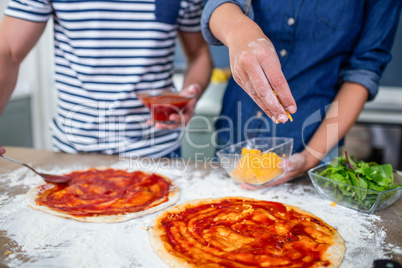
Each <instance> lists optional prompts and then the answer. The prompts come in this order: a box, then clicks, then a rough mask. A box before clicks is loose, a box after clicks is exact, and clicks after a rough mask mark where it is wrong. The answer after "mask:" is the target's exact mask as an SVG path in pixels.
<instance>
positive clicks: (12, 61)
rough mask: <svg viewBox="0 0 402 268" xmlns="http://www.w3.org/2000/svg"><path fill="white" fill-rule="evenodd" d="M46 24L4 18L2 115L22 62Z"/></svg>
mask: <svg viewBox="0 0 402 268" xmlns="http://www.w3.org/2000/svg"><path fill="white" fill-rule="evenodd" d="M45 26H46V22H41V23H36V22H30V21H25V20H21V19H17V18H13V17H9V16H4V17H3V20H2V22H1V24H0V115H1V114H2V113H3V111H4V109H5V107H6V105H7V102H8V100H9V99H10V96H11V93H12V92H13V90H14V87H15V84H16V81H17V77H18V69H19V66H20V63H21V61H22V60H23V59H24V58H25V56H26V55H27V54H28V52H29V51H30V50H31V49H32V47H33V46H34V45H35V44H36V42H37V41H38V39H39V37H40V36H41V34H42V32H43V30H44V29H45Z"/></svg>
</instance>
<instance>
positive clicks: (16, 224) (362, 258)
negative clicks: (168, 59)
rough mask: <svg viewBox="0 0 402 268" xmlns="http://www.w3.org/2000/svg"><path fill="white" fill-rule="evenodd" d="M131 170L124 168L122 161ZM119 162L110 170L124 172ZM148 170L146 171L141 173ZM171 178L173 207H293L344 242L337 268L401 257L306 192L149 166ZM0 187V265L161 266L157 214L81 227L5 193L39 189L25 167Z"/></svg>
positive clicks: (366, 222) (366, 223) (346, 213)
mask: <svg viewBox="0 0 402 268" xmlns="http://www.w3.org/2000/svg"><path fill="white" fill-rule="evenodd" d="M130 164H132V163H130ZM127 166H128V164H127V163H125V162H118V163H116V164H115V165H113V166H112V167H114V168H124V169H125V168H126V167H127ZM73 170H74V167H71V168H70V169H65V168H64V169H54V170H47V172H49V173H52V172H53V173H56V174H57V173H59V174H60V173H65V172H71V171H73ZM145 170H148V171H150V170H151V167H149V168H148V169H145ZM152 171H156V172H158V173H161V174H163V175H166V176H169V177H171V178H172V179H174V180H175V182H176V184H177V185H178V186H179V187H180V189H181V197H180V200H179V203H182V202H185V201H187V200H191V199H198V198H213V197H222V196H246V197H251V198H257V199H263V200H273V201H279V202H283V203H288V204H290V205H295V206H298V207H301V208H303V209H305V210H307V211H310V212H312V213H313V214H315V215H316V216H318V217H320V218H322V219H323V220H324V221H326V222H327V223H328V224H330V225H332V226H334V227H335V228H336V229H337V230H338V231H339V233H340V234H341V236H342V237H343V238H344V239H345V241H346V248H347V251H346V255H345V259H344V261H343V264H342V266H341V267H353V268H355V267H371V263H372V261H373V260H374V259H379V258H387V257H389V256H390V255H391V254H401V253H402V249H401V248H400V247H398V246H395V245H389V244H387V243H385V238H386V233H385V231H384V230H381V229H380V230H378V229H377V228H376V227H375V224H376V223H378V222H380V221H381V218H380V217H378V216H376V215H366V214H362V213H359V212H356V211H353V210H350V209H347V208H343V207H341V206H335V207H332V206H331V205H330V202H329V201H326V200H323V199H321V198H320V197H319V196H318V195H317V194H316V193H315V190H314V188H313V187H312V186H300V187H294V186H292V184H285V185H282V186H280V187H273V188H267V189H261V190H258V191H246V190H243V189H241V188H240V187H239V186H238V185H235V184H234V183H233V181H232V180H231V179H229V178H228V177H227V176H226V175H225V174H224V171H222V170H221V169H215V170H213V171H211V172H207V171H204V170H192V168H187V169H181V168H169V167H164V168H163V169H162V168H160V167H157V166H154V167H152ZM0 179H1V180H2V182H3V184H6V185H8V188H7V189H0V190H1V191H3V192H4V193H2V195H1V196H0V232H1V233H2V235H4V234H5V236H6V237H7V238H8V239H10V240H11V241H13V242H11V243H9V244H7V245H5V246H4V245H3V247H6V251H11V253H10V254H8V255H7V256H4V261H3V265H7V266H10V267H100V266H101V267H167V266H166V265H165V264H164V262H163V261H161V259H160V258H159V257H158V256H157V255H156V254H155V253H154V252H153V250H152V247H151V244H150V241H149V233H148V228H149V226H150V225H151V224H152V222H153V220H154V219H155V217H156V216H157V214H158V213H154V214H151V215H147V216H144V217H141V218H137V219H133V220H130V221H126V222H122V223H109V224H107V223H83V222H78V221H74V220H69V219H64V218H59V217H56V216H52V215H49V214H46V213H44V212H40V211H37V210H34V209H32V208H30V207H28V205H27V204H26V202H25V195H24V194H19V195H15V194H13V189H14V188H16V187H18V188H21V189H24V190H25V189H26V191H28V190H29V189H30V188H32V187H34V186H36V185H38V184H40V183H42V181H41V179H40V178H39V177H38V176H36V175H33V173H32V172H29V171H27V170H26V169H25V168H21V169H18V170H15V171H14V172H12V173H10V174H1V175H0ZM0 266H1V265H0Z"/></svg>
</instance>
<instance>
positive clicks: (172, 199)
mask: <svg viewBox="0 0 402 268" xmlns="http://www.w3.org/2000/svg"><path fill="white" fill-rule="evenodd" d="M143 172H144V171H143ZM145 173H148V174H150V173H149V172H145ZM155 174H157V173H155ZM157 175H158V176H161V177H163V178H165V179H166V180H167V181H168V182H169V183H170V184H171V186H170V191H169V195H168V198H169V199H168V201H166V202H164V203H161V204H159V205H157V206H155V207H151V208H149V209H147V210H143V211H138V212H132V213H127V214H121V215H104V216H102V215H101V216H87V217H77V216H73V215H70V214H67V213H62V212H59V211H56V210H53V209H51V208H49V207H46V206H42V205H38V204H37V203H36V201H35V200H36V198H37V197H38V190H39V188H40V187H41V186H42V185H44V184H41V185H39V186H36V187H35V188H32V189H31V190H29V191H28V192H27V193H26V198H25V199H26V202H27V204H28V205H29V206H30V207H31V208H34V209H37V210H40V211H42V212H46V213H48V214H52V215H54V216H58V217H62V218H66V219H73V220H76V221H81V222H97V223H116V222H122V221H127V220H131V219H135V218H139V217H141V216H144V215H147V214H151V213H154V212H157V211H159V210H163V209H165V208H168V207H170V206H172V205H174V204H176V202H177V201H178V200H179V198H180V188H179V187H177V186H176V184H175V183H174V182H173V181H172V180H171V179H170V178H168V177H166V176H163V175H161V174H157ZM157 202H158V200H156V201H154V202H153V203H152V204H154V203H157ZM152 204H151V205H152Z"/></svg>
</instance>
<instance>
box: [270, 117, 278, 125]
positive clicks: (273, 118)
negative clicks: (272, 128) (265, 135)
mask: <svg viewBox="0 0 402 268" xmlns="http://www.w3.org/2000/svg"><path fill="white" fill-rule="evenodd" d="M271 119H272V121H274V122H275V123H276V122H277V121H278V120H276V117H275V116H272V117H271ZM276 124H278V123H276Z"/></svg>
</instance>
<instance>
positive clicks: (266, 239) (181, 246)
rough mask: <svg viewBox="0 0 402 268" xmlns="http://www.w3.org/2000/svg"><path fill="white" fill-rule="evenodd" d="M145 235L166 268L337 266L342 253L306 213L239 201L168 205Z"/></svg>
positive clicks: (327, 229) (338, 240) (335, 238)
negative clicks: (148, 233) (149, 237)
mask: <svg viewBox="0 0 402 268" xmlns="http://www.w3.org/2000/svg"><path fill="white" fill-rule="evenodd" d="M150 236H151V243H152V246H153V248H154V250H155V252H156V253H157V254H158V255H159V256H160V257H161V258H162V259H163V260H164V261H165V262H166V263H167V264H169V265H170V266H171V267H339V266H340V264H341V263H342V260H343V256H344V254H345V243H344V241H343V239H342V237H341V236H340V235H339V234H338V232H337V231H336V230H335V229H334V228H333V227H331V226H329V225H328V224H326V223H325V222H324V221H322V220H321V219H319V218H318V217H315V216H314V215H312V214H311V213H309V212H306V211H304V210H301V209H299V208H297V207H294V206H290V205H286V204H281V203H277V202H268V201H261V200H256V199H251V198H244V197H224V198H218V199H203V200H192V201H189V202H186V203H183V204H180V205H177V206H174V207H172V208H170V209H168V210H167V211H165V212H163V213H162V214H161V215H159V216H158V217H157V219H156V220H155V222H154V224H153V226H152V227H151V229H150Z"/></svg>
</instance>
